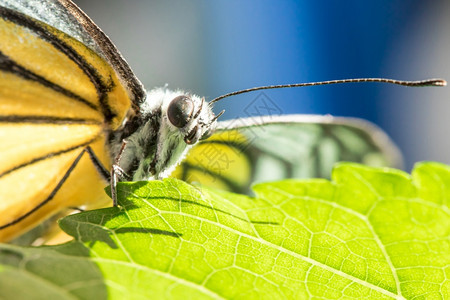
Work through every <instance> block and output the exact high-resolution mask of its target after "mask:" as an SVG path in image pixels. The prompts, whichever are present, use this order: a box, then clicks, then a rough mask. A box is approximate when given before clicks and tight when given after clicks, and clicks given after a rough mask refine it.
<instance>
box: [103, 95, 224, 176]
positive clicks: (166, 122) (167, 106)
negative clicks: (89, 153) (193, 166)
mask: <svg viewBox="0 0 450 300" xmlns="http://www.w3.org/2000/svg"><path fill="white" fill-rule="evenodd" d="M140 112H141V113H140V114H139V115H137V117H136V118H135V119H133V120H130V121H129V122H128V123H127V126H128V127H126V128H125V130H124V132H126V133H125V134H122V133H119V134H118V135H117V137H115V138H114V139H113V143H112V144H113V148H114V149H116V151H114V152H113V154H114V157H116V156H117V153H118V152H119V151H118V149H119V145H121V141H122V140H124V139H126V140H127V146H126V148H125V150H124V152H123V155H122V157H121V159H120V167H121V168H122V169H123V170H124V172H125V173H127V174H130V175H131V176H132V178H133V180H142V179H150V178H164V177H167V176H168V175H169V174H170V173H171V172H172V171H173V169H174V168H175V166H176V165H177V164H178V163H179V162H180V160H181V159H183V158H184V156H185V155H186V153H187V151H188V150H189V149H190V148H191V147H192V146H193V145H194V144H195V143H197V142H198V141H199V140H201V139H205V138H207V137H209V136H210V135H211V134H212V133H213V132H214V130H215V128H216V124H217V118H218V117H219V116H220V115H221V114H219V115H217V116H215V115H214V113H213V112H212V107H211V106H210V105H208V104H207V103H206V102H205V99H204V98H201V97H199V96H196V95H192V94H190V93H186V92H183V91H179V90H178V91H171V90H169V89H167V88H157V89H154V90H151V91H149V92H148V93H147V97H146V100H145V101H144V103H142V106H141V108H140ZM128 128H129V129H128Z"/></svg>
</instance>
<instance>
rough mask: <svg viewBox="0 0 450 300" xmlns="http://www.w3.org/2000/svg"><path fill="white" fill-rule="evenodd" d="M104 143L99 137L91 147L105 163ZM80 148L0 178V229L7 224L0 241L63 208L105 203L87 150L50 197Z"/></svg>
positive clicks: (96, 205)
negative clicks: (0, 214)
mask: <svg viewBox="0 0 450 300" xmlns="http://www.w3.org/2000/svg"><path fill="white" fill-rule="evenodd" d="M104 142H105V141H104V140H99V141H97V142H96V143H95V144H93V145H92V146H93V148H94V149H95V150H97V151H96V153H104V155H102V157H101V158H102V160H103V162H105V163H107V161H108V158H107V155H105V154H106V152H105V151H101V150H102V148H104ZM82 150H83V149H76V150H73V151H70V152H68V153H64V154H61V155H57V156H55V157H51V158H48V159H45V160H42V161H40V162H37V163H34V164H31V165H29V166H26V167H23V168H20V169H19V170H16V171H15V172H12V173H10V174H7V175H5V176H2V177H1V178H0V179H1V180H0V199H2V201H1V202H0V211H1V213H2V217H1V224H0V228H1V227H5V226H6V225H8V224H10V225H9V226H7V227H6V228H2V230H0V240H3V241H7V240H9V239H10V238H12V237H14V236H17V235H19V234H21V233H24V232H26V231H27V230H29V229H31V228H33V227H34V226H35V225H36V224H38V223H40V222H42V221H43V220H45V219H46V218H48V217H50V216H51V215H53V214H55V213H56V212H59V211H60V210H62V209H64V208H66V207H71V206H73V207H80V206H87V207H90V208H94V207H101V206H103V205H105V203H107V202H108V199H109V198H108V197H107V195H106V193H105V192H104V190H103V188H104V187H105V184H106V183H105V181H104V180H102V178H101V177H100V175H99V173H98V171H97V170H96V169H95V167H94V165H93V164H92V161H91V160H90V158H89V156H88V155H87V153H84V154H83V157H82V159H81V160H80V161H79V163H78V164H77V165H76V167H75V169H74V170H73V171H72V172H71V173H70V175H69V177H68V178H67V180H66V181H65V182H64V183H63V184H62V186H61V188H60V189H59V190H57V192H56V194H55V195H54V196H52V192H54V191H55V189H56V188H57V186H58V185H59V184H60V183H61V180H63V178H64V176H65V175H66V174H67V172H68V171H69V168H70V167H71V165H72V164H73V162H74V160H75V158H76V157H77V156H78V155H79V154H80V153H81V152H82ZM103 150H104V149H103ZM45 201H47V202H45ZM110 201H111V199H109V202H110ZM40 205H42V206H40ZM27 214H29V215H27ZM15 221H18V222H17V223H14V222H15ZM11 223H13V224H11Z"/></svg>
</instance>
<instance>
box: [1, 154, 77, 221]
mask: <svg viewBox="0 0 450 300" xmlns="http://www.w3.org/2000/svg"><path fill="white" fill-rule="evenodd" d="M84 152H85V151H84V150H83V151H81V153H80V154H79V155H78V156H77V157H76V158H75V160H74V161H73V162H72V164H71V165H70V167H69V169H68V170H67V172H66V173H65V174H64V176H63V178H61V180H60V181H59V182H58V184H57V185H56V186H55V188H54V189H53V190H52V192H51V193H50V195H48V196H47V198H45V199H44V200H43V201H42V202H41V203H39V204H38V205H36V206H35V207H33V208H32V209H31V210H29V211H27V212H26V213H24V214H23V215H21V216H20V217H18V218H16V219H15V220H13V221H11V222H9V223H6V224H3V225H0V230H2V229H5V228H7V227H9V226H13V225H14V224H17V223H19V222H21V221H22V220H23V219H25V218H27V217H29V216H30V215H31V214H33V213H34V212H36V211H37V210H38V209H39V208H41V207H42V206H44V205H45V204H47V203H48V202H50V201H51V200H52V199H53V198H54V197H55V195H56V193H57V192H58V191H59V190H60V189H61V187H62V186H63V184H64V183H65V182H66V180H67V178H69V175H70V174H71V173H72V171H73V170H74V169H75V167H76V166H77V164H78V162H79V161H80V160H81V157H82V156H83V154H84Z"/></svg>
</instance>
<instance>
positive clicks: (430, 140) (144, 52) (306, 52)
mask: <svg viewBox="0 0 450 300" xmlns="http://www.w3.org/2000/svg"><path fill="white" fill-rule="evenodd" d="M75 2H76V3H77V4H78V5H79V6H80V7H81V8H82V9H83V10H84V11H85V12H87V13H88V15H89V16H90V17H91V18H92V19H93V20H94V21H95V22H96V23H97V24H98V25H99V26H100V27H101V28H102V29H103V30H104V31H105V32H106V34H108V35H109V36H110V38H111V39H112V40H113V42H114V43H115V44H116V45H117V47H118V48H119V49H120V50H121V52H122V54H123V55H124V57H125V58H126V59H127V61H128V62H129V64H130V65H131V67H132V68H133V70H134V71H135V73H136V74H137V76H138V77H139V78H140V80H141V81H142V82H143V83H144V85H145V86H146V88H147V89H150V88H152V87H155V86H162V85H164V84H166V83H168V84H169V87H171V88H181V89H184V90H188V91H191V92H194V93H196V94H199V95H204V96H206V97H207V99H212V98H214V97H216V96H219V95H221V94H224V93H227V92H230V91H234V90H238V89H243V88H248V87H254V86H260V85H272V84H281V83H294V82H308V81H322V80H331V79H342V78H356V77H390V78H396V79H404V80H417V79H425V78H429V77H443V78H446V79H447V80H449V79H450V1H448V0H435V1H419V0H409V1H404V0H377V1H360V0H353V1H350V0H349V1H289V0H284V1H238V0H215V1H199V0H192V1H182V0H171V1H162V0H161V1H145V0H129V1H118V0H117V1H115V0H114V1H113V0H96V1H91V0H89V1H88V0H78V1H75ZM266 95H267V96H268V97H269V98H270V99H271V100H272V101H274V102H275V103H276V104H277V106H278V107H279V108H280V109H281V111H282V112H283V113H284V114H292V113H303V114H331V115H336V116H353V117H358V118H363V119H367V120H370V121H372V122H374V123H376V124H378V125H379V126H380V127H381V128H383V129H384V130H385V131H386V132H387V133H388V134H389V135H390V136H391V137H392V139H393V140H394V141H395V142H396V143H397V144H398V145H399V147H400V148H401V150H402V152H403V153H404V155H405V162H406V170H408V171H409V170H410V169H411V167H412V166H413V164H414V162H417V161H422V160H434V161H441V162H444V163H450V130H449V129H450V118H449V117H448V115H449V114H450V87H446V88H405V87H399V86H390V85H385V84H374V83H366V84H346V85H334V86H319V87H308V88H300V89H288V90H286V89H285V90H275V91H267V92H266ZM256 96H257V93H255V94H247V95H242V96H236V97H233V98H229V99H227V100H224V101H223V102H222V103H221V104H220V107H219V108H218V109H217V111H219V109H221V108H226V110H227V112H226V114H225V115H224V117H225V118H223V119H231V118H236V117H243V116H245V113H244V110H245V107H246V106H247V105H248V104H249V103H251V101H253V100H254V98H255V97H256Z"/></svg>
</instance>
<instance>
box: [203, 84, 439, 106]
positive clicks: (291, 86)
mask: <svg viewBox="0 0 450 300" xmlns="http://www.w3.org/2000/svg"><path fill="white" fill-rule="evenodd" d="M355 82H382V83H391V84H398V85H403V86H413V87H421V86H446V85H447V81H445V80H444V79H439V78H437V79H425V80H419V81H405V80H396V79H388V78H354V79H339V80H328V81H318V82H306V83H293V84H280V85H266V86H260V87H254V88H250V89H245V90H240V91H236V92H231V93H228V94H225V95H222V96H219V97H217V98H214V99H213V100H211V101H210V102H209V105H211V104H213V103H214V102H217V101H219V100H222V99H223V98H227V97H230V96H235V95H240V94H245V93H249V92H253V91H259V90H270V89H282V88H295V87H302V86H314V85H326V84H337V83H355Z"/></svg>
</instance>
